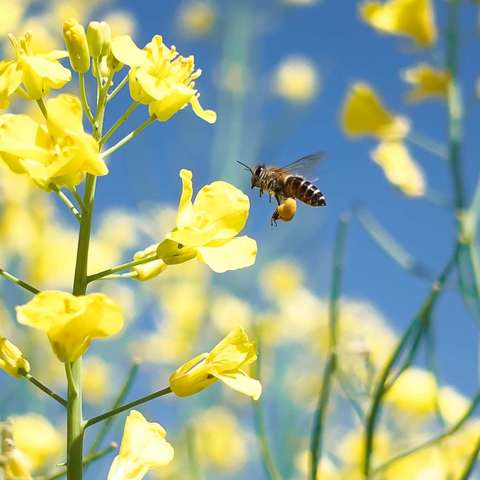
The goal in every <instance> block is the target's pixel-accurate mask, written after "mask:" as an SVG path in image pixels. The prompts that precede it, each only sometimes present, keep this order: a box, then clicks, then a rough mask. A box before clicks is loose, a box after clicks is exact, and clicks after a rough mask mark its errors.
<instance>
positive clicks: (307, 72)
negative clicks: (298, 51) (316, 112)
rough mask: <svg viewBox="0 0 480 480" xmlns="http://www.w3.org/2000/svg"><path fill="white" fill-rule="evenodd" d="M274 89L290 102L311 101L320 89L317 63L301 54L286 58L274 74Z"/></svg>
mask: <svg viewBox="0 0 480 480" xmlns="http://www.w3.org/2000/svg"><path fill="white" fill-rule="evenodd" d="M273 89H274V91H275V93H276V94H277V95H278V96H280V97H282V98H284V99H285V100H287V101H289V102H292V103H308V102H311V101H312V100H313V99H314V97H315V95H316V94H317V93H318V91H319V89H320V77H319V74H318V71H317V68H316V67H315V64H314V63H313V62H312V61H311V60H310V59H309V58H307V57H304V56H301V55H296V56H295V55H292V56H290V57H287V58H285V59H284V60H283V61H282V62H281V63H280V65H278V67H277V69H276V71H275V72H274V74H273Z"/></svg>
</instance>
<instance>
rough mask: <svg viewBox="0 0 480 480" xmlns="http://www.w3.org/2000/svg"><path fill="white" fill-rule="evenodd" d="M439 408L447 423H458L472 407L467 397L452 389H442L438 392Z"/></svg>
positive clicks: (446, 387)
mask: <svg viewBox="0 0 480 480" xmlns="http://www.w3.org/2000/svg"><path fill="white" fill-rule="evenodd" d="M438 406H439V408H440V412H441V414H442V417H443V419H444V420H445V422H446V423H448V424H450V425H453V424H454V423H457V422H458V421H459V420H460V418H461V417H463V415H464V414H465V413H466V412H467V410H468V408H469V407H470V401H469V400H468V398H467V397H465V396H464V395H462V394H461V393H459V392H457V390H455V389H454V388H452V387H448V386H445V387H440V388H439V390H438Z"/></svg>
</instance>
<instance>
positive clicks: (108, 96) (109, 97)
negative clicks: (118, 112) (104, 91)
mask: <svg viewBox="0 0 480 480" xmlns="http://www.w3.org/2000/svg"><path fill="white" fill-rule="evenodd" d="M127 82H128V73H127V74H126V75H125V76H124V77H123V78H122V80H120V83H119V84H118V85H117V86H116V87H115V88H114V89H113V90H112V92H111V93H110V94H109V95H107V102H109V101H110V100H112V98H114V97H115V96H116V95H117V93H118V92H120V90H121V89H122V88H123V87H124V86H125V85H126V84H127Z"/></svg>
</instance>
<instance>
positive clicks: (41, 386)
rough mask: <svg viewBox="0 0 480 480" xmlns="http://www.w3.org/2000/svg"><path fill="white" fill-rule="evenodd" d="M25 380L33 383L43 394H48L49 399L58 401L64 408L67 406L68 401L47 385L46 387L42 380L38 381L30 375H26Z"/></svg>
mask: <svg viewBox="0 0 480 480" xmlns="http://www.w3.org/2000/svg"><path fill="white" fill-rule="evenodd" d="M25 378H26V379H27V380H28V381H29V382H30V383H32V384H33V385H35V386H36V387H37V388H39V389H40V390H42V392H44V393H46V394H47V395H48V396H49V397H52V398H53V399H54V400H55V401H57V402H58V403H59V404H60V405H62V406H63V407H66V406H67V401H66V400H65V399H64V398H63V397H61V396H60V395H58V394H57V393H55V392H54V391H53V390H52V389H50V388H48V387H47V386H46V385H44V384H43V383H42V382H41V381H40V380H38V379H36V378H35V377H34V376H33V375H30V374H29V373H27V374H26V375H25Z"/></svg>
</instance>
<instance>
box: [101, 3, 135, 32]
mask: <svg viewBox="0 0 480 480" xmlns="http://www.w3.org/2000/svg"><path fill="white" fill-rule="evenodd" d="M103 20H104V21H105V22H106V23H108V25H110V29H111V31H112V38H113V37H118V36H120V35H130V36H133V34H134V33H135V31H136V29H137V22H136V20H135V17H134V16H133V15H132V14H131V13H130V11H128V10H111V11H110V13H108V15H106V16H105V17H104V18H103Z"/></svg>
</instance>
